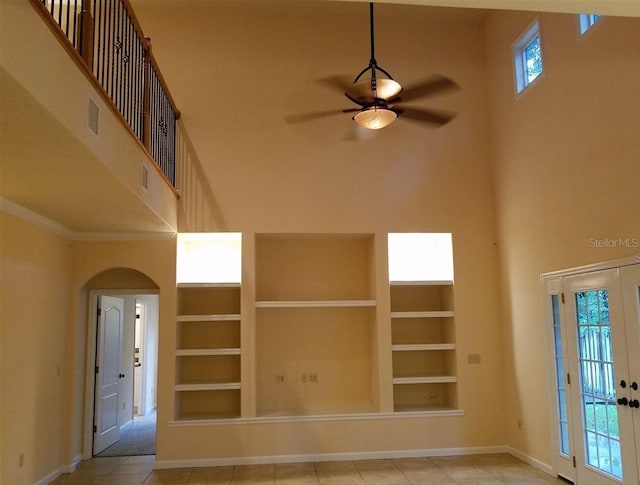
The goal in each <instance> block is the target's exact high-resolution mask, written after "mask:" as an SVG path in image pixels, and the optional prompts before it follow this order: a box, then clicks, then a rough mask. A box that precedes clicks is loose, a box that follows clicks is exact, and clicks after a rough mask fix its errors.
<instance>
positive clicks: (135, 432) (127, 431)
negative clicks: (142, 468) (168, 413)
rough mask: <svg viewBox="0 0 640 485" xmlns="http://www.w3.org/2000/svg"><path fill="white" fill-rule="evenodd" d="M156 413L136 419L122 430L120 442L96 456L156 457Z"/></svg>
mask: <svg viewBox="0 0 640 485" xmlns="http://www.w3.org/2000/svg"><path fill="white" fill-rule="evenodd" d="M155 453H156V413H155V411H154V412H150V413H148V414H146V415H145V416H140V417H138V418H135V419H134V420H133V421H132V422H131V423H129V424H127V425H126V426H125V427H124V428H122V429H121V430H120V440H119V441H118V442H117V443H114V444H113V445H111V446H110V447H109V448H107V449H106V450H104V451H103V452H102V453H100V454H98V455H96V456H135V455H155Z"/></svg>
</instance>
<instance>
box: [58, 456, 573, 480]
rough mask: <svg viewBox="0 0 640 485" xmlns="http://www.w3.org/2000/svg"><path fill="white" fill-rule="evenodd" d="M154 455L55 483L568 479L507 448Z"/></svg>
mask: <svg viewBox="0 0 640 485" xmlns="http://www.w3.org/2000/svg"><path fill="white" fill-rule="evenodd" d="M154 461H155V457H154V456H152V455H149V456H130V457H106V458H94V459H92V460H88V461H84V462H82V463H80V465H78V469H77V470H76V471H75V472H74V473H71V474H66V475H62V476H60V477H58V479H56V480H55V481H54V482H53V483H54V484H56V485H58V484H78V485H79V484H82V485H94V484H95V485H106V484H114V485H141V484H144V485H152V484H162V485H177V484H199V485H204V484H254V485H257V484H273V485H275V484H278V485H293V484H300V485H306V484H327V485H358V484H360V485H363V484H366V485H389V484H393V485H395V484H423V485H457V484H465V485H504V484H509V485H549V484H556V485H567V483H568V482H565V481H563V480H560V479H557V478H553V477H550V476H549V475H547V474H545V473H543V472H541V471H539V470H537V469H535V468H533V467H531V466H529V465H527V464H526V463H523V462H522V461H520V460H518V459H516V458H514V457H512V456H511V455H507V454H493V455H471V456H451V457H432V458H400V459H393V460H361V461H333V462H317V463H284V464H275V465H243V466H222V467H211V468H177V469H170V470H153V464H154Z"/></svg>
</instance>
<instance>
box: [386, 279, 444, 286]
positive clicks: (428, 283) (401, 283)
mask: <svg viewBox="0 0 640 485" xmlns="http://www.w3.org/2000/svg"><path fill="white" fill-rule="evenodd" d="M389 284H390V285H391V286H452V285H453V281H451V280H440V281H436V280H432V281H391V282H390V283H389Z"/></svg>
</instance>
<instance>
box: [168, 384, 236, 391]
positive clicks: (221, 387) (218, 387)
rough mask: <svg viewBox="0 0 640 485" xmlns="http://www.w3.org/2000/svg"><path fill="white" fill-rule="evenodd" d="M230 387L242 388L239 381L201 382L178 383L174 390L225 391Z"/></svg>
mask: <svg viewBox="0 0 640 485" xmlns="http://www.w3.org/2000/svg"><path fill="white" fill-rule="evenodd" d="M228 389H240V383H239V382H217V383H207V382H203V383H199V384H176V385H175V387H174V390H175V391H176V392H188V391H225V390H228Z"/></svg>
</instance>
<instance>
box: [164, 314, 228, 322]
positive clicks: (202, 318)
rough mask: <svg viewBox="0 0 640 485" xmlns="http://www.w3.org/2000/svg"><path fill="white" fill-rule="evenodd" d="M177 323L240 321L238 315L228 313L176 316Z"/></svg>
mask: <svg viewBox="0 0 640 485" xmlns="http://www.w3.org/2000/svg"><path fill="white" fill-rule="evenodd" d="M176 321H178V322H203V323H205V322H235V321H240V314H239V313H228V314H226V313H225V314H222V315H178V316H177V317H176Z"/></svg>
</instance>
